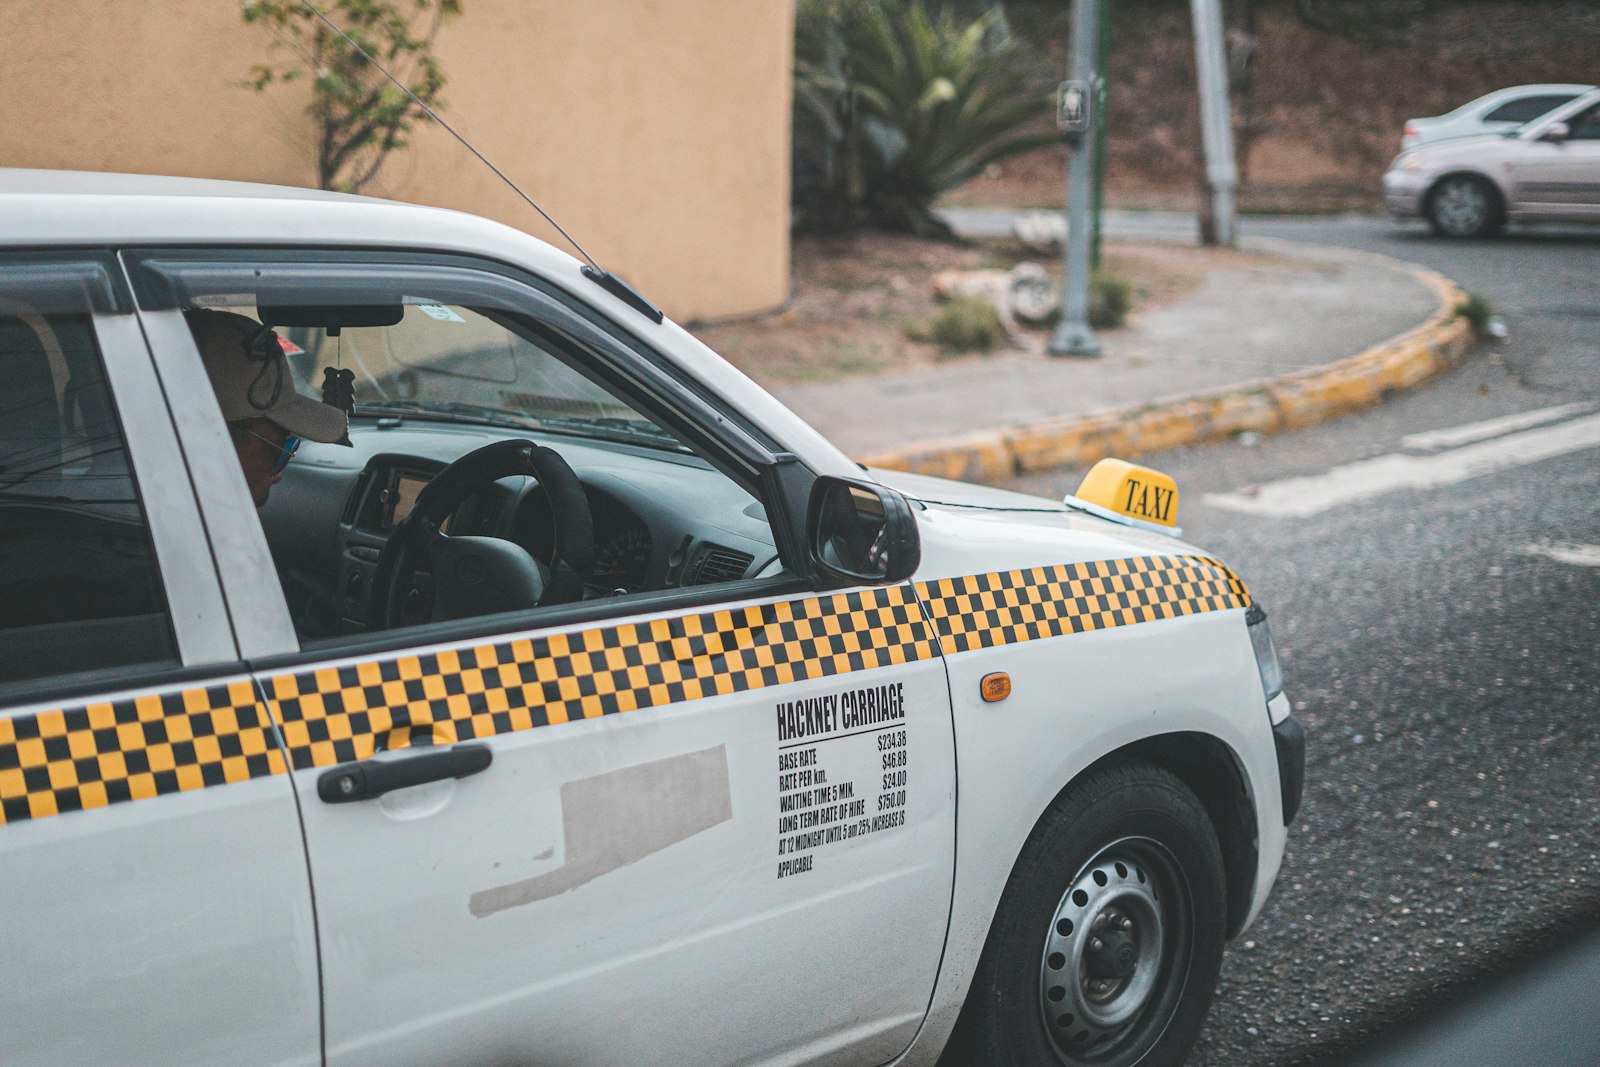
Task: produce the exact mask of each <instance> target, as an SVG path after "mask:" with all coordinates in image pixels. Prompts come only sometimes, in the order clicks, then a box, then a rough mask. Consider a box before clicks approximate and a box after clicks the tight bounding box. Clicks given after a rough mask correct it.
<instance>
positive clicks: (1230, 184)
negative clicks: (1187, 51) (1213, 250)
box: [1189, 0, 1239, 248]
mask: <svg viewBox="0 0 1600 1067" xmlns="http://www.w3.org/2000/svg"><path fill="white" fill-rule="evenodd" d="M1189 7H1190V10H1191V12H1192V16H1193V19H1194V66H1195V79H1196V82H1197V84H1198V87H1199V90H1200V139H1201V144H1202V146H1203V147H1204V149H1205V157H1206V185H1207V186H1208V187H1209V189H1210V193H1211V219H1212V224H1213V226H1214V236H1215V238H1216V243H1217V244H1220V245H1223V246H1225V247H1228V248H1231V247H1233V246H1234V245H1235V244H1237V243H1238V240H1239V235H1238V224H1237V220H1236V217H1235V215H1234V206H1233V195H1234V190H1235V189H1236V188H1237V187H1238V184H1239V174H1238V171H1237V170H1236V169H1235V168H1234V162H1233V121H1232V119H1231V117H1230V115H1229V111H1228V65H1227V57H1226V55H1225V54H1224V52H1223V40H1222V2H1221V0H1189ZM1206 236H1207V235H1206V233H1205V231H1204V226H1202V229H1201V235H1200V240H1201V243H1202V244H1204V243H1206Z"/></svg>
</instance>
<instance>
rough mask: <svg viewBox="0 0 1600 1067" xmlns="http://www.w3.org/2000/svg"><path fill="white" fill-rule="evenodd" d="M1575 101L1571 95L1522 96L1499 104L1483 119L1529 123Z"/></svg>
mask: <svg viewBox="0 0 1600 1067" xmlns="http://www.w3.org/2000/svg"><path fill="white" fill-rule="evenodd" d="M1572 99H1575V97H1574V95H1573V94H1572V93H1548V94H1545V95H1542V96H1524V97H1522V98H1520V99H1517V100H1512V101H1510V102H1508V103H1505V104H1501V105H1500V106H1499V107H1497V108H1495V109H1494V110H1493V111H1491V112H1489V113H1488V114H1487V115H1485V116H1484V117H1483V121H1484V122H1531V121H1533V120H1534V119H1536V118H1538V117H1539V116H1540V115H1548V114H1549V113H1550V112H1552V111H1554V110H1555V109H1556V108H1558V107H1560V106H1561V105H1562V104H1565V103H1567V102H1568V101H1569V100H1572Z"/></svg>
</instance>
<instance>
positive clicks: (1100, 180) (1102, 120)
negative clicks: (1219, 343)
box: [1089, 0, 1111, 279]
mask: <svg viewBox="0 0 1600 1067" xmlns="http://www.w3.org/2000/svg"><path fill="white" fill-rule="evenodd" d="M1095 18H1096V19H1098V20H1099V22H1100V26H1099V29H1100V35H1099V36H1100V44H1099V51H1098V52H1096V53H1095V80H1094V104H1095V119H1094V246H1093V249H1092V250H1091V254H1090V256H1089V266H1090V268H1091V274H1090V278H1091V279H1092V278H1093V276H1094V275H1093V273H1092V271H1096V270H1099V269H1100V243H1101V241H1102V239H1103V238H1104V236H1105V229H1104V225H1103V216H1104V215H1105V206H1106V126H1107V125H1109V122H1108V120H1109V118H1110V114H1111V113H1110V112H1109V111H1107V110H1106V97H1108V96H1110V95H1111V94H1110V92H1109V90H1108V89H1107V87H1106V37H1107V30H1106V27H1107V26H1108V25H1109V24H1110V22H1111V20H1110V19H1108V18H1106V0H1099V2H1098V3H1097V4H1096V6H1095Z"/></svg>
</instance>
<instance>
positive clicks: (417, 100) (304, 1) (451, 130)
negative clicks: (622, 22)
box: [300, 0, 659, 314]
mask: <svg viewBox="0 0 1600 1067" xmlns="http://www.w3.org/2000/svg"><path fill="white" fill-rule="evenodd" d="M300 4H301V6H302V7H304V8H305V9H306V10H307V11H309V12H311V13H312V14H313V15H315V16H317V18H319V19H321V20H322V22H323V23H324V24H325V25H326V26H327V27H328V29H330V30H332V31H333V32H334V33H337V34H338V35H339V36H340V37H343V38H344V40H345V43H346V44H348V45H349V46H350V47H351V48H354V49H355V50H356V51H357V52H358V53H359V54H360V55H361V58H362V59H365V60H366V61H367V62H368V63H371V64H372V65H373V66H374V67H377V68H378V71H379V73H381V74H382V75H383V76H384V77H385V78H388V79H389V80H390V81H391V82H393V83H394V86H395V88H396V89H399V90H400V91H401V92H402V93H405V94H406V95H407V96H409V97H410V98H411V102H412V103H414V104H416V105H417V106H418V107H420V108H421V109H422V110H423V111H425V112H427V113H428V117H429V118H430V119H432V120H433V121H434V122H437V123H438V124H439V125H441V126H443V127H444V128H445V132H447V133H448V134H450V136H451V137H454V138H455V139H456V140H458V141H460V142H461V144H462V147H464V148H465V149H466V150H467V151H468V152H471V153H472V154H473V155H475V156H477V157H478V159H479V161H480V162H482V163H483V165H484V166H486V167H488V168H489V169H490V170H492V171H494V173H495V176H496V177H497V178H499V179H500V180H501V181H503V182H505V183H506V184H507V185H509V186H510V187H511V191H512V192H514V193H516V194H517V195H518V196H520V197H522V199H523V200H525V201H527V203H528V206H529V207H531V208H533V210H535V211H537V212H538V213H539V214H540V215H541V216H542V217H543V218H544V221H546V222H548V223H549V224H550V225H552V226H554V227H555V228H556V232H557V233H559V234H560V235H561V236H562V237H565V238H566V239H567V243H568V244H570V245H571V246H572V247H573V248H576V249H577V250H578V255H580V256H582V257H583V258H584V259H586V260H588V261H589V266H590V267H593V268H594V271H595V274H597V275H602V276H604V277H606V278H611V277H614V276H613V275H612V274H611V273H610V272H609V271H606V270H603V269H601V266H600V264H598V263H596V262H595V261H594V257H593V256H591V255H590V254H589V253H587V252H585V251H584V250H583V246H582V245H580V244H579V243H578V242H577V241H575V240H573V237H572V235H571V234H570V233H568V232H567V231H566V230H563V229H562V228H561V224H560V223H559V222H557V221H556V220H555V219H553V218H551V217H550V213H549V212H548V211H546V210H545V209H544V208H542V207H540V206H539V205H538V204H536V203H534V200H533V197H531V196H529V195H528V194H527V193H525V192H523V191H522V189H521V188H520V187H519V186H518V185H517V183H516V182H514V181H512V180H511V179H510V178H508V177H506V174H505V171H503V170H501V169H500V168H499V167H497V166H495V165H494V164H493V163H491V162H489V157H487V156H485V155H484V154H483V153H482V152H480V151H478V150H477V149H476V148H474V147H472V142H470V141H468V140H467V139H466V138H465V137H463V136H461V135H460V134H459V133H457V132H456V129H455V127H454V126H452V125H450V124H449V123H448V122H446V121H445V120H444V119H443V118H441V117H440V116H439V113H438V112H437V111H435V110H433V108H431V107H429V106H428V105H427V104H426V103H425V102H424V101H423V100H422V98H421V97H420V96H418V95H417V94H416V93H414V92H412V91H411V90H410V89H409V88H407V86H406V84H405V83H404V82H402V81H401V80H400V79H399V78H396V77H395V76H394V75H393V74H390V73H389V68H387V67H385V66H384V65H383V64H382V63H379V62H378V61H377V60H376V59H374V58H373V56H372V53H371V52H368V51H367V50H366V49H365V48H362V47H361V45H359V44H357V43H356V39H355V38H354V37H351V36H350V35H349V34H348V33H346V32H344V30H342V29H340V28H339V27H338V26H337V25H336V24H335V23H334V21H333V20H332V19H330V18H328V16H327V15H325V14H323V13H322V12H321V11H320V10H319V9H318V8H317V7H316V5H314V4H312V3H311V0H300ZM597 280H598V279H597ZM602 284H605V283H602ZM607 288H610V286H609V285H608V286H607ZM641 299H642V298H641ZM658 314H659V312H658Z"/></svg>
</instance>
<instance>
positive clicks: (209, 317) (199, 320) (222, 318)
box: [184, 309, 350, 444]
mask: <svg viewBox="0 0 1600 1067" xmlns="http://www.w3.org/2000/svg"><path fill="white" fill-rule="evenodd" d="M184 318H185V319H187V320H188V323H189V330H190V332H192V333H193V334H194V343H195V345H196V347H198V348H199V349H200V358H201V360H203V361H204V362H205V366H206V375H207V377H209V378H210V379H211V388H212V391H214V392H215V393H216V394H217V403H218V404H219V405H220V406H221V407H222V417H223V418H224V419H227V420H228V421H229V422H233V421H236V420H238V419H253V418H258V417H261V418H267V419H271V420H272V421H273V422H275V423H277V424H278V425H279V426H281V427H283V429H285V430H287V431H288V432H289V433H290V434H292V435H293V436H295V437H303V438H305V439H307V440H309V441H321V442H323V443H325V444H333V443H335V442H338V441H343V440H345V434H346V433H347V432H348V430H349V424H350V417H349V416H348V415H346V414H345V413H344V412H343V411H341V410H339V409H338V408H336V407H334V406H333V405H332V404H324V403H322V401H320V400H313V399H312V398H311V397H309V396H305V395H303V394H301V393H298V392H296V391H295V388H294V376H293V375H292V374H290V373H289V366H288V364H287V363H286V362H285V360H284V358H283V345H282V342H281V341H279V339H278V335H277V334H276V333H274V332H273V331H272V329H271V328H270V327H267V326H263V325H262V324H261V323H259V322H257V321H256V320H254V319H252V318H250V317H249V316H247V315H240V314H237V313H235V312H232V311H212V310H210V309H195V310H190V311H185V312H184Z"/></svg>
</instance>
